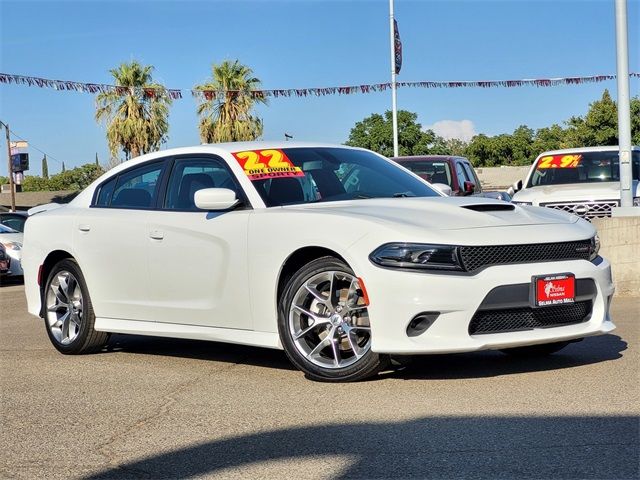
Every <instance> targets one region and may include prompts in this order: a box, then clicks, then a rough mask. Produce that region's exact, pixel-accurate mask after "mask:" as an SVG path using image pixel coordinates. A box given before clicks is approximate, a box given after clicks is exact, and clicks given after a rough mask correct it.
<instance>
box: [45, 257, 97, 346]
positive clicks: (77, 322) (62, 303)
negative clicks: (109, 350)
mask: <svg viewBox="0 0 640 480" xmlns="http://www.w3.org/2000/svg"><path fill="white" fill-rule="evenodd" d="M42 301H43V302H45V303H44V323H45V327H46V329H47V335H49V340H50V341H51V343H52V344H53V346H54V347H56V349H57V350H58V351H59V352H61V353H64V354H67V355H75V354H82V353H90V352H95V351H96V350H99V349H101V348H102V347H103V346H104V345H105V344H106V343H107V341H108V340H109V334H108V333H106V332H96V331H95V330H94V328H93V326H94V323H95V318H96V317H95V314H94V312H93V305H92V304H91V298H90V297H89V291H88V289H87V284H86V282H85V279H84V276H83V275H82V271H81V270H80V267H79V266H78V264H77V263H76V261H75V260H72V259H70V258H67V259H64V260H61V261H60V262H58V263H57V264H56V265H54V267H53V269H52V270H51V272H50V273H49V276H48V278H47V283H46V286H45V290H44V293H43V295H42Z"/></svg>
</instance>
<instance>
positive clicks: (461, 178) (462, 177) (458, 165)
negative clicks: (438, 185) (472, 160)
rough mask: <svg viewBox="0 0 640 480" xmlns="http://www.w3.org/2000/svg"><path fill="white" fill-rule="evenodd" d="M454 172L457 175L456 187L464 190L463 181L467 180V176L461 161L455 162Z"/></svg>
mask: <svg viewBox="0 0 640 480" xmlns="http://www.w3.org/2000/svg"><path fill="white" fill-rule="evenodd" d="M456 174H457V175H458V188H460V190H464V182H467V181H469V177H467V174H466V173H465V171H464V169H463V168H462V163H460V162H456Z"/></svg>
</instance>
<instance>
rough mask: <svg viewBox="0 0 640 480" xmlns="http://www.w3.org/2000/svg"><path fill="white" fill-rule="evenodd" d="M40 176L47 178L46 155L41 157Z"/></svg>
mask: <svg viewBox="0 0 640 480" xmlns="http://www.w3.org/2000/svg"><path fill="white" fill-rule="evenodd" d="M42 178H44V179H46V180H48V179H49V165H47V155H46V154H45V156H44V157H42Z"/></svg>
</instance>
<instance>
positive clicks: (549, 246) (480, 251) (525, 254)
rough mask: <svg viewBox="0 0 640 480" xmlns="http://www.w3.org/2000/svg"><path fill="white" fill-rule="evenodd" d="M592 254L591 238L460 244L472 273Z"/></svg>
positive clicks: (464, 261)
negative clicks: (541, 241) (519, 242)
mask: <svg viewBox="0 0 640 480" xmlns="http://www.w3.org/2000/svg"><path fill="white" fill-rule="evenodd" d="M590 255H591V240H590V239H588V240H579V241H576V242H562V243H528V244H524V245H492V246H484V247H460V257H461V259H462V265H463V267H464V269H465V270H467V271H469V272H473V271H475V270H479V269H481V268H485V267H489V266H491V265H507V264H514V263H537V262H558V261H563V260H589V257H590Z"/></svg>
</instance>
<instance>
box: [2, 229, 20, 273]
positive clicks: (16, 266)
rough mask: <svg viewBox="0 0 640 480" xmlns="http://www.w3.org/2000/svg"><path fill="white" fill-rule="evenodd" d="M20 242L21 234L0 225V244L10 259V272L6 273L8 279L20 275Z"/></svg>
mask: <svg viewBox="0 0 640 480" xmlns="http://www.w3.org/2000/svg"><path fill="white" fill-rule="evenodd" d="M22 241H23V234H22V232H18V231H16V230H14V229H12V228H9V227H7V226H5V225H2V224H0V243H1V244H2V245H3V246H4V249H5V251H6V254H7V256H9V257H10V259H11V270H10V271H9V272H8V273H7V275H8V276H10V277H18V276H21V275H22V265H21V256H22Z"/></svg>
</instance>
